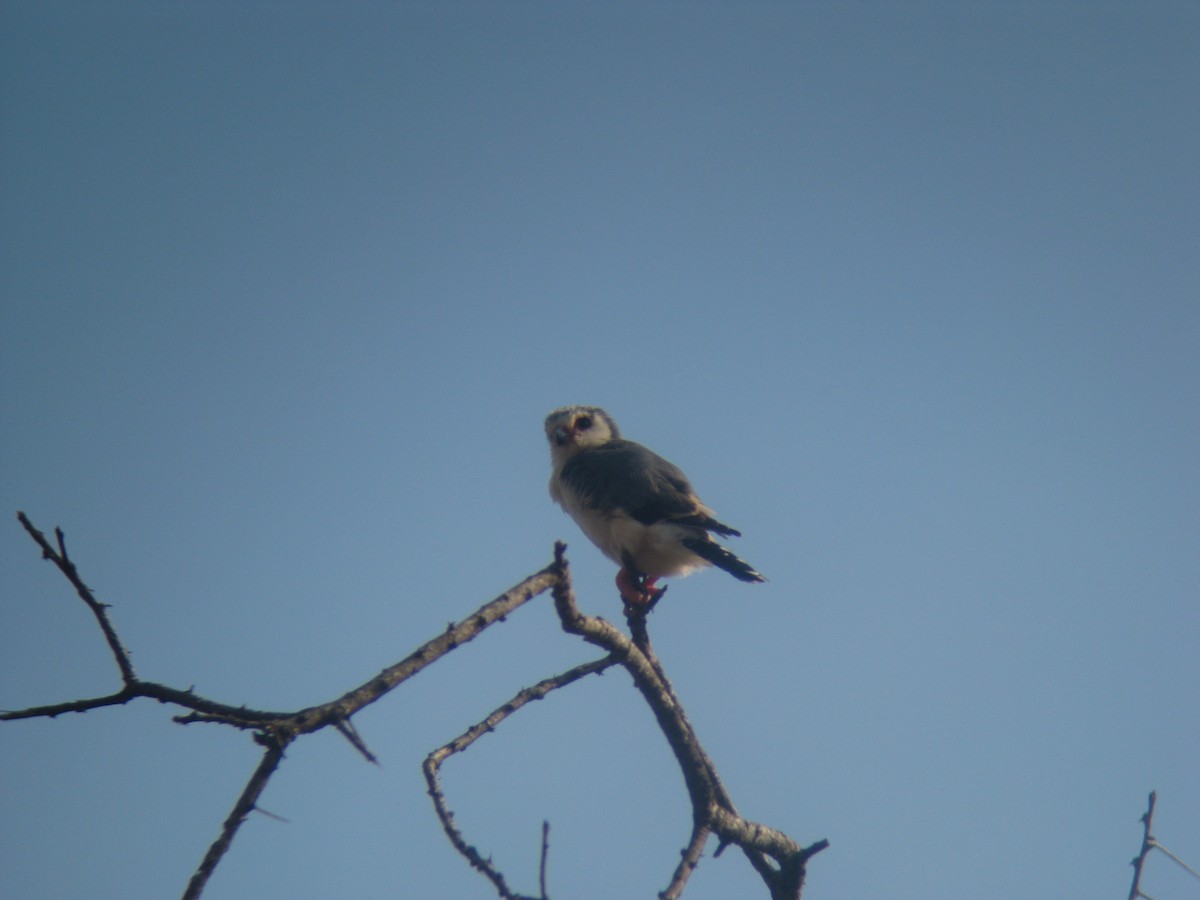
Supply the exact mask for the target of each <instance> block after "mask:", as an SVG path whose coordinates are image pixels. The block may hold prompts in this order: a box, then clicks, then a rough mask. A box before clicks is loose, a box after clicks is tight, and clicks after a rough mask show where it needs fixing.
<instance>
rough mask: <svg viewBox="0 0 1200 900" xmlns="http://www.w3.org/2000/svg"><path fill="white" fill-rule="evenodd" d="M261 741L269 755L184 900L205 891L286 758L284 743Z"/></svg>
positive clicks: (265, 738)
mask: <svg viewBox="0 0 1200 900" xmlns="http://www.w3.org/2000/svg"><path fill="white" fill-rule="evenodd" d="M259 740H260V743H263V744H265V745H266V747H267V750H266V752H265V753H263V758H262V762H260V763H259V764H258V768H257V769H255V770H254V774H253V775H251V776H250V780H249V781H248V782H246V787H245V789H244V790H243V791H242V795H241V796H240V797H238V799H237V803H235V804H233V810H232V811H231V812H230V813H229V817H228V818H226V819H225V824H224V825H223V826H221V833H220V834H219V835H218V836H217V839H216V840H215V841H213V843H212V846H211V847H209V848H208V852H207V853H206V854H204V859H203V860H201V862H200V867H199V868H198V869H196V874H194V875H193V876H192V880H191V881H189V882H188V886H187V890H185V891H184V892H183V900H195V898H197V897H199V896H200V894H201V893H202V892H203V890H204V886H205V885H206V884H207V883H208V879H209V878H210V877H211V876H212V873H213V870H214V869H216V867H217V863H219V862H220V861H221V857H223V856H224V855H225V851H227V850H228V849H229V845H230V844H231V843H233V837H234V835H236V834H237V831H238V829H239V828H241V827H242V823H243V822H244V821H246V817H247V816H248V815H250V813H251V812H252V811H253V810H254V808H255V806H256V804H257V803H258V798H259V797H260V796H262V792H263V789H264V788H265V787H266V786H267V782H268V781H269V780H270V778H271V776H272V775H273V774H274V773H275V770H276V769H277V768H278V767H279V763H280V761H281V760H282V759H283V751H284V748H285V746H286V744H285V743H284V742H282V741H279V740H277V739H275V738H274V737H273V736H271V735H262V736H261V737H260V739H259Z"/></svg>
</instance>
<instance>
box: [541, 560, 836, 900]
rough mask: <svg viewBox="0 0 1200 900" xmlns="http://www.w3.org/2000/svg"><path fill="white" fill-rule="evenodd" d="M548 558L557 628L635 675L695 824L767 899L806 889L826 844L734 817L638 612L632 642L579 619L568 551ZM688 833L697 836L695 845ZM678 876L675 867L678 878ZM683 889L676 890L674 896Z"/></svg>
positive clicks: (791, 896)
mask: <svg viewBox="0 0 1200 900" xmlns="http://www.w3.org/2000/svg"><path fill="white" fill-rule="evenodd" d="M554 553H555V564H556V565H557V566H558V567H559V580H558V582H557V583H556V584H555V585H554V588H553V592H552V593H553V596H554V608H555V610H556V611H557V613H558V617H559V620H560V622H561V623H562V627H563V630H564V631H566V632H568V633H569V634H576V635H579V636H580V637H582V638H583V639H584V640H585V641H587V642H588V643H590V644H595V645H596V646H598V647H602V648H603V649H605V650H607V651H608V652H609V654H610V655H611V656H613V657H614V658H615V659H617V660H619V661H620V663H621V665H622V666H623V667H624V668H625V670H626V671H627V672H629V674H630V675H631V676H633V681H634V684H635V686H636V687H637V689H638V691H639V692H641V694H642V697H643V698H644V699H645V700H646V703H647V704H648V705H649V706H650V709H651V710H652V711H653V712H654V716H655V718H656V719H657V720H658V724H659V728H660V729H661V730H662V733H663V735H664V736H665V737H666V739H667V743H668V744H669V745H670V746H671V750H672V752H674V754H675V758H676V760H677V761H678V762H679V767H680V770H681V771H682V773H683V778H684V782H685V783H686V784H687V789H688V795H689V796H690V798H691V801H692V814H693V820H694V822H696V823H701V824H703V825H705V826H707V827H709V828H711V829H712V831H713V832H715V833H716V834H717V836H718V837H719V838H720V839H721V841H722V843H723V844H737V845H738V846H739V847H741V849H742V852H743V853H745V855H746V856H747V858H748V859H749V860H750V862H751V864H752V865H753V866H754V868H755V871H757V872H758V873H759V876H760V877H761V878H762V879H763V881H764V883H766V885H767V887H768V888H769V890H770V891H771V898H772V900H795V898H797V897H799V896H800V891H801V889H802V888H803V886H804V875H805V865H806V863H807V861H808V859H809V858H810V857H812V856H813V855H815V854H817V853H820V852H821V851H822V850H824V849H825V848H826V847H828V846H829V842H828V841H824V840H822V841H818V842H817V843H815V844H813V845H812V846H810V847H807V848H805V847H802V846H800V845H799V844H798V843H796V842H795V841H793V840H792V839H791V838H789V837H788V836H787V835H785V834H783V833H782V832H780V831H776V830H775V829H772V828H767V827H766V826H764V825H759V824H757V823H755V822H750V821H748V820H746V819H743V818H742V817H741V816H740V815H738V813H737V810H736V809H735V808H734V806H733V803H732V801H731V800H730V798H729V795H728V793H727V792H726V791H725V788H724V786H723V785H722V784H721V782H720V779H719V778H717V774H716V769H715V767H714V766H713V764H712V760H710V759H709V757H708V754H707V753H705V752H704V748H703V747H702V746H701V745H700V741H699V739H698V738H697V737H696V733H695V731H694V730H693V729H692V727H691V723H689V722H688V720H687V717H686V715H685V714H684V713H683V707H682V706H681V704H680V703H679V701H678V699H677V698H676V696H675V693H674V691H673V690H672V688H671V686H670V682H669V681H668V680H667V678H666V675H665V673H664V672H663V669H662V665H661V664H660V663H659V662H658V659H657V658H656V657H655V656H654V653H653V649H652V648H651V646H650V638H649V634H648V633H647V631H646V628H645V616H644V614H642V615H640V616H639V615H637V614H634V615H632V616H630V619H629V621H630V630H631V632H632V633H633V634H634V639H630V638H628V637H626V636H625V635H624V634H622V633H621V632H620V631H619V630H618V629H617V628H615V627H614V626H613V625H612V624H610V623H609V622H606V621H605V620H604V619H600V618H595V617H590V616H585V615H584V614H583V613H582V612H580V610H579V607H578V605H577V604H576V602H575V594H574V591H573V590H572V587H571V574H570V571H569V569H568V566H567V562H566V558H565V553H566V545H565V544H563V543H562V542H559V543H558V544H556V545H555V548H554ZM694 835H695V832H693V839H694ZM764 853H765V854H766V855H768V856H770V857H771V858H772V859H773V860H774V861H775V863H776V866H772V865H770V864H769V863H768V862H767V861H766V860H765V859H763V858H762V854H764ZM697 858H698V855H697ZM678 871H679V870H678V869H677V870H676V876H678ZM675 884H676V879H675V878H672V881H671V885H672V886H674V885H675ZM669 889H670V888H668V890H669ZM681 890H682V886H680V887H679V888H678V890H677V892H676V894H678V892H679V891H681Z"/></svg>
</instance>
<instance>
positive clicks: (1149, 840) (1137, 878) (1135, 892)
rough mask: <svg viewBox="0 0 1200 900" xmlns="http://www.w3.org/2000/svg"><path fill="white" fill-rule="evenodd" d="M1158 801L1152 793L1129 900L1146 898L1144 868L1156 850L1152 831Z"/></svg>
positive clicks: (1143, 825) (1144, 816)
mask: <svg viewBox="0 0 1200 900" xmlns="http://www.w3.org/2000/svg"><path fill="white" fill-rule="evenodd" d="M1157 801H1158V793H1157V792H1156V791H1151V792H1150V805H1149V806H1148V807H1146V811H1145V813H1143V814H1142V850H1141V852H1140V853H1138V855H1137V856H1135V857H1134V859H1133V884H1132V885H1131V886H1130V888H1129V900H1137V898H1138V897H1144V896H1145V895H1144V894H1143V893H1142V866H1144V865H1145V864H1146V857H1147V856H1148V855H1149V854H1150V851H1151V850H1153V849H1154V836H1153V835H1152V834H1151V833H1150V829H1151V827H1153V824H1154V804H1155V803H1156V802H1157Z"/></svg>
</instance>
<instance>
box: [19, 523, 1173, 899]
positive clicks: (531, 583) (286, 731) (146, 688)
mask: <svg viewBox="0 0 1200 900" xmlns="http://www.w3.org/2000/svg"><path fill="white" fill-rule="evenodd" d="M17 518H18V519H19V521H20V522H21V525H22V526H23V527H24V529H25V530H26V532H28V533H29V535H30V537H32V538H33V540H34V541H35V542H36V543H37V544H38V546H39V547H40V548H41V550H42V555H43V557H44V558H45V559H48V560H50V561H51V562H52V563H54V565H55V566H56V567H57V568H58V569H59V571H60V572H62V574H63V575H64V576H65V577H66V578H67V580H68V581H69V582H70V583H71V585H72V586H73V587H74V588H75V591H76V593H77V594H78V595H79V597H80V598H81V599H82V600H83V602H84V603H85V604H86V605H87V607H88V608H89V610H91V612H92V614H93V615H94V616H95V618H96V621H97V623H98V624H99V627H100V630H101V633H102V634H103V635H104V639H105V642H106V643H107V644H108V647H109V649H110V651H111V652H112V655H113V658H114V661H115V662H116V665H117V669H118V671H119V673H120V676H121V681H122V687H121V689H120V690H118V691H116V692H114V693H110V694H105V695H102V696H99V697H92V698H88V699H82V700H73V701H68V702H65V703H58V704H52V705H48V706H39V707H31V708H28V709H23V710H14V711H7V712H2V713H0V721H5V720H7V721H13V720H18V719H27V718H34V717H49V718H53V717H55V716H59V715H62V714H63V713H68V712H86V711H88V710H92V709H99V708H102V707H105V706H116V705H120V704H124V703H128V702H130V701H131V700H134V699H136V698H138V697H147V698H150V699H154V700H157V701H159V702H160V703H171V704H174V705H176V706H179V707H182V708H183V709H186V710H189V712H187V713H186V714H183V715H178V716H175V717H174V721H176V722H178V723H180V724H185V725H186V724H191V723H195V722H206V723H214V724H222V725H228V726H231V727H234V728H239V729H243V730H250V731H252V732H254V739H255V741H257V742H258V743H259V744H260V745H262V746H263V747H264V748H265V750H264V753H263V757H262V760H261V761H260V763H259V765H258V767H257V768H256V769H255V771H254V773H253V774H252V775H251V776H250V778H249V780H248V781H247V783H246V786H245V788H244V789H243V790H242V793H241V795H240V796H239V797H238V799H237V801H236V802H235V803H234V805H233V808H232V810H231V811H230V813H229V816H228V817H227V818H226V820H225V822H224V823H223V825H222V827H221V830H220V833H219V834H218V836H217V839H216V840H215V841H213V843H212V845H211V846H210V847H209V849H208V851H207V853H206V854H205V856H204V859H203V860H202V861H201V863H200V865H199V867H198V868H197V870H196V872H195V874H194V875H193V876H192V878H191V881H190V882H189V883H188V886H187V888H186V890H185V892H184V894H183V897H184V900H190V898H197V897H199V896H200V895H201V893H202V892H203V890H204V887H205V885H206V884H207V882H208V879H209V877H210V876H211V875H212V873H213V871H214V870H215V868H216V866H217V865H218V864H219V863H220V861H221V859H222V857H223V856H224V854H225V853H226V851H227V850H228V849H229V846H230V844H231V843H232V841H233V838H234V837H235V835H236V834H237V831H238V829H239V828H240V827H241V824H242V822H244V821H245V819H246V817H247V816H248V815H249V814H250V813H251V812H253V811H254V810H255V809H257V808H258V806H257V803H258V799H259V797H260V796H261V795H262V792H263V790H264V789H265V788H266V785H267V782H268V781H269V780H270V778H271V776H272V775H273V774H274V772H275V771H276V769H277V768H278V767H279V765H280V764H281V762H282V761H283V758H284V755H285V751H286V749H287V747H288V745H289V744H290V743H291V742H292V741H294V740H296V739H297V738H298V737H300V736H301V735H304V734H309V733H312V732H314V731H318V730H320V729H322V728H325V727H328V726H332V727H334V728H335V729H336V730H337V731H338V732H339V733H340V734H341V735H342V736H343V737H345V738H346V740H347V741H348V742H349V743H350V744H351V746H353V747H354V748H355V750H357V751H358V752H359V753H360V754H361V755H362V756H363V757H364V758H365V759H367V760H368V761H370V762H375V761H376V758H375V756H374V755H373V754H372V753H371V751H370V750H369V749H368V748H367V746H366V744H365V743H364V742H363V740H362V739H361V737H360V736H359V735H358V732H357V730H356V729H355V728H354V725H353V723H352V722H351V716H353V715H354V714H355V713H357V712H358V711H359V710H361V709H363V708H364V707H366V706H368V705H370V704H372V703H374V702H375V701H377V700H379V699H380V698H381V697H383V696H384V695H386V694H387V693H389V692H390V691H392V690H393V689H395V688H396V687H398V686H399V685H400V684H402V683H403V682H405V681H406V680H408V679H409V678H411V677H412V676H413V675H415V674H417V673H418V672H420V671H421V670H422V669H424V668H426V667H427V666H429V665H431V664H432V663H434V662H436V661H437V660H439V659H441V658H442V657H443V656H445V655H446V654H447V653H449V652H450V651H451V650H454V649H455V648H456V647H458V646H460V645H462V644H465V643H467V642H469V641H471V640H473V639H474V638H475V637H477V636H478V635H479V634H480V633H481V632H483V630H484V629H486V628H488V627H489V626H491V625H493V624H494V623H496V622H502V621H504V619H505V617H506V616H507V615H509V614H510V613H512V612H513V611H514V610H516V609H517V608H519V607H520V606H522V605H523V604H525V603H527V602H528V601H530V600H531V599H533V598H534V597H536V596H538V595H539V594H542V593H544V592H545V591H547V590H549V591H551V592H552V595H553V597H554V605H555V609H556V611H557V613H558V616H559V619H560V622H561V624H562V627H563V630H564V631H565V632H567V633H569V634H574V635H577V636H579V637H581V638H583V640H584V641H586V642H588V643H591V644H595V645H596V646H598V647H601V648H602V649H604V650H605V652H606V655H605V656H604V657H602V658H600V659H597V660H594V661H592V662H590V663H585V664H583V665H580V666H576V667H575V668H573V669H570V670H568V671H566V672H563V673H560V674H558V675H555V676H552V677H550V678H547V679H545V680H543V681H541V682H539V683H538V684H536V685H534V686H532V687H530V688H526V689H524V690H522V691H520V692H519V693H518V694H517V695H516V696H514V697H513V699H512V700H510V701H509V702H508V703H506V704H504V705H503V706H501V707H500V708H498V709H497V710H495V711H493V712H492V713H491V714H490V715H489V716H488V717H487V718H485V719H484V720H483V721H482V722H480V723H478V724H477V725H475V726H473V727H472V728H470V729H468V730H467V731H466V732H464V733H463V734H462V735H460V736H459V737H458V738H455V739H454V740H453V741H451V742H450V743H448V744H446V745H445V746H443V747H441V748H439V749H437V750H435V751H434V752H433V753H431V754H430V755H429V756H428V757H427V758H426V760H425V762H424V764H423V769H424V772H425V778H426V782H427V784H428V786H429V794H430V796H431V797H432V799H433V802H434V808H435V811H436V813H437V815H438V818H439V819H440V821H441V823H442V827H443V829H444V830H445V832H446V835H447V837H448V838H449V839H450V841H451V843H452V844H453V845H454V847H455V848H456V849H457V850H458V851H459V852H460V853H461V854H462V855H463V856H464V857H465V858H466V859H467V860H468V862H470V864H471V865H472V866H474V867H475V868H476V869H478V870H479V871H480V872H482V873H483V874H484V875H485V876H486V877H487V878H488V879H489V880H490V881H491V882H492V884H493V886H494V887H495V888H496V890H497V892H498V893H499V896H500V897H501V898H503V900H533V898H527V897H525V896H524V895H521V894H518V893H515V892H513V891H512V890H510V889H509V887H508V886H507V883H506V881H505V879H504V877H503V875H502V874H501V873H500V871H499V869H498V868H496V866H495V865H494V864H493V863H492V862H491V860H490V859H485V858H484V857H483V856H482V855H481V854H480V853H479V852H478V851H477V850H476V849H475V848H474V847H473V846H471V845H470V844H468V843H467V842H466V840H465V838H464V837H463V835H462V833H461V831H460V830H459V829H458V827H457V825H456V824H455V823H454V816H453V813H451V812H450V809H449V807H448V805H447V804H446V799H445V795H444V794H443V792H442V789H441V784H440V779H439V769H440V766H441V764H442V763H443V762H444V761H445V760H446V759H447V758H448V757H449V756H451V755H452V754H454V753H459V752H461V751H463V750H465V749H467V748H468V747H469V746H470V745H471V744H473V743H474V742H475V741H476V740H477V739H478V738H479V737H481V736H482V735H483V734H486V733H487V732H489V731H492V730H494V729H495V728H496V727H497V726H498V725H499V724H500V723H501V722H502V721H504V719H506V718H507V717H508V716H510V715H512V714H513V713H515V712H517V711H518V710H520V709H521V708H522V707H524V706H525V705H527V704H528V703H529V702H531V701H533V700H540V699H542V698H543V697H545V696H546V695H547V694H549V693H550V692H551V691H553V690H557V689H559V688H563V687H567V686H568V685H570V684H573V683H574V682H576V681H578V680H579V679H581V678H584V677H586V676H587V675H592V674H601V673H603V672H604V671H605V670H606V669H608V668H610V667H612V666H614V665H619V666H621V667H623V668H624V669H625V670H626V671H627V672H629V674H630V676H631V677H632V678H633V681H634V684H635V685H636V686H637V689H638V690H639V691H640V692H641V694H642V696H643V698H644V699H645V700H646V702H647V704H648V705H649V706H650V708H651V709H652V710H653V712H654V715H655V717H656V719H657V720H658V724H659V727H660V729H661V730H662V732H663V735H664V736H665V737H666V739H667V742H668V743H669V744H670V746H671V749H672V751H673V752H674V754H675V757H676V759H677V761H678V762H679V765H680V769H681V772H682V774H683V777H684V782H685V784H686V786H687V790H688V794H689V796H690V797H691V801H692V809H693V825H692V833H691V837H690V840H689V841H688V844H687V846H686V848H685V849H684V851H683V853H682V859H681V861H680V863H679V865H678V867H677V868H676V869H675V872H674V874H673V876H672V879H671V881H670V883H669V885H668V886H667V888H666V889H665V890H664V891H663V892H661V893H660V894H659V897H660V898H663V900H674V898H678V897H679V896H680V895H681V894H682V893H683V889H684V887H685V885H686V883H687V880H688V878H689V877H690V875H691V873H692V871H694V870H695V868H696V866H697V865H698V863H699V860H700V857H701V855H702V854H703V850H704V845H705V843H706V841H707V839H708V837H709V835H710V834H716V835H717V837H718V840H719V846H718V849H717V851H716V855H719V854H720V852H721V850H723V849H724V847H725V846H727V845H729V844H736V845H738V846H739V847H740V848H741V850H742V852H743V853H745V855H746V856H747V858H748V859H749V860H750V862H751V864H752V865H753V866H754V868H755V870H756V871H757V872H758V873H759V875H760V876H761V877H762V879H763V881H764V883H765V884H766V885H767V887H768V889H769V890H770V895H771V898H772V900H797V898H799V896H800V892H801V890H802V888H803V884H804V877H805V868H806V864H807V861H808V860H809V859H810V858H811V857H812V856H813V855H815V854H816V853H819V852H820V851H821V850H823V849H825V847H827V846H828V842H827V841H824V840H822V841H818V842H817V843H815V844H812V845H811V846H809V847H802V846H800V845H799V844H797V843H796V842H795V841H793V840H792V839H791V838H789V837H788V836H787V835H785V834H783V833H782V832H779V831H776V830H774V829H771V828H767V827H766V826H763V825H759V824H756V823H754V822H750V821H748V820H746V819H743V818H742V817H741V816H740V815H739V814H738V812H737V810H736V808H735V807H734V805H733V802H732V800H731V798H730V797H729V794H728V792H727V791H726V790H725V788H724V786H723V785H722V784H721V781H720V779H719V777H718V776H717V771H716V768H715V766H714V765H713V763H712V760H711V759H709V757H708V755H707V754H706V753H705V752H704V749H703V747H701V745H700V743H699V741H698V740H697V738H696V735H695V732H694V731H693V729H692V727H691V724H690V723H689V722H688V720H687V717H686V715H685V714H684V711H683V707H682V705H681V704H680V703H679V701H678V698H677V697H676V696H675V694H674V691H673V690H672V688H671V685H670V682H669V681H668V680H667V677H666V674H665V672H664V671H663V668H662V665H661V663H660V662H659V660H658V658H657V657H656V656H655V654H654V651H653V648H652V647H651V644H650V638H649V634H648V631H647V628H646V613H647V612H648V610H647V609H643V610H627V611H626V612H627V621H628V622H629V626H630V633H631V634H632V635H633V638H632V640H631V639H630V638H629V637H626V636H625V635H624V634H623V633H621V632H620V631H619V630H618V629H617V628H615V627H614V626H612V625H611V624H610V623H608V622H606V621H605V620H603V619H600V618H593V617H588V616H585V615H583V614H582V613H581V612H580V611H579V608H578V606H577V605H576V602H575V596H574V593H573V591H572V588H571V576H570V571H569V568H568V565H567V561H566V557H565V552H566V545H565V544H563V543H561V542H559V543H558V544H556V545H555V558H554V562H553V563H551V564H550V565H548V566H547V567H546V568H544V569H542V570H541V571H540V572H537V573H535V574H534V575H531V576H530V577H528V578H526V579H525V580H524V581H522V582H520V583H519V584H517V585H515V586H514V587H512V588H510V589H509V590H508V591H506V592H505V593H503V594H501V595H500V596H499V597H497V598H496V599H495V600H492V601H491V602H489V603H487V604H484V605H483V606H482V607H480V608H479V609H478V610H477V611H476V612H474V613H473V614H471V615H470V616H467V617H466V618H465V619H463V620H461V621H459V622H451V623H450V624H449V625H448V626H447V628H446V630H445V631H444V632H443V633H442V634H440V635H438V636H437V637H435V638H432V639H431V640H429V641H426V642H425V643H424V644H422V645H421V646H420V647H418V648H417V649H416V650H414V651H413V652H412V653H410V654H409V655H408V656H406V657H405V658H404V659H402V660H400V661H399V662H397V663H396V664H394V665H392V666H389V667H388V668H386V669H384V670H383V671H381V672H379V673H378V674H377V675H375V676H374V677H373V678H370V679H368V680H367V681H365V682H363V683H362V684H361V685H359V686H358V687H356V688H354V689H353V690H350V691H348V692H346V693H345V694H343V695H342V696H340V697H338V698H336V699H334V700H331V701H329V702H326V703H322V704H319V705H316V706H310V707H306V708H304V709H301V710H298V711H295V712H278V711H268V710H256V709H250V708H248V707H246V706H233V705H230V704H225V703H220V702H217V701H214V700H209V699H206V698H204V697H201V696H199V695H197V694H196V693H194V692H193V691H191V690H180V689H178V688H173V687H169V686H167V685H164V684H159V683H157V682H153V681H146V680H144V679H142V678H140V677H139V676H138V675H137V673H136V672H135V671H134V668H133V665H132V663H131V662H130V655H129V651H128V650H127V649H126V648H125V646H124V645H123V644H122V642H121V640H120V638H119V636H118V635H117V633H116V630H115V629H114V628H113V626H112V623H111V621H110V619H109V615H108V605H107V604H105V603H101V602H100V601H98V600H97V599H96V597H95V595H94V594H93V593H92V591H91V589H90V588H88V586H87V585H86V584H85V583H84V582H83V580H82V578H81V577H80V575H79V572H78V570H77V569H76V567H75V564H74V562H73V561H72V560H71V559H70V557H69V556H68V555H67V549H66V541H65V538H64V536H63V533H62V531H61V530H60V529H57V528H56V529H55V544H53V545H52V544H51V543H50V541H49V540H48V539H47V538H46V536H45V535H44V534H42V532H40V531H39V530H38V529H37V528H35V527H34V526H33V524H32V523H31V522H30V521H29V519H28V518H27V517H26V516H25V514H24V513H17ZM1151 796H1152V797H1153V795H1151ZM548 833H549V825H548V824H547V825H545V826H544V828H543V834H542V856H541V866H540V876H539V882H540V885H539V886H540V890H541V898H540V900H546V883H545V881H546V879H545V870H546V856H547V852H548ZM1148 833H1149V824H1148V823H1147V834H1148ZM1144 852H1145V851H1143V853H1144ZM1135 885H1136V881H1135ZM1131 896H1133V895H1131Z"/></svg>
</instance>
